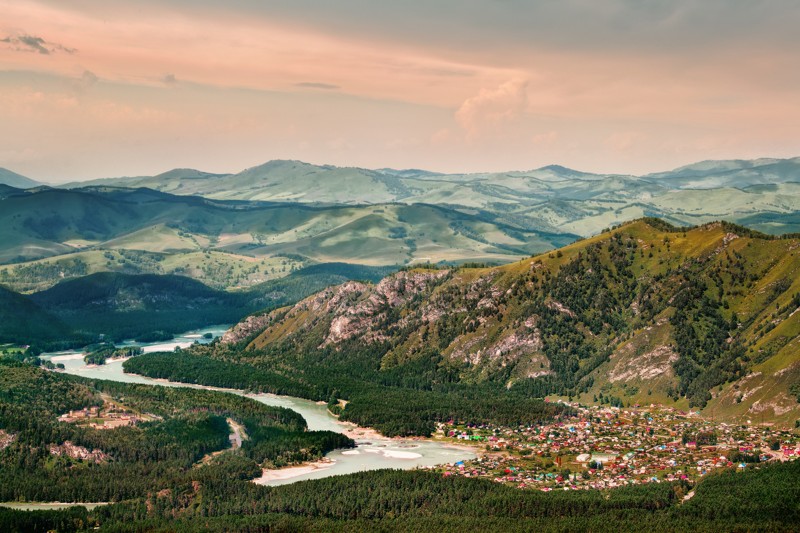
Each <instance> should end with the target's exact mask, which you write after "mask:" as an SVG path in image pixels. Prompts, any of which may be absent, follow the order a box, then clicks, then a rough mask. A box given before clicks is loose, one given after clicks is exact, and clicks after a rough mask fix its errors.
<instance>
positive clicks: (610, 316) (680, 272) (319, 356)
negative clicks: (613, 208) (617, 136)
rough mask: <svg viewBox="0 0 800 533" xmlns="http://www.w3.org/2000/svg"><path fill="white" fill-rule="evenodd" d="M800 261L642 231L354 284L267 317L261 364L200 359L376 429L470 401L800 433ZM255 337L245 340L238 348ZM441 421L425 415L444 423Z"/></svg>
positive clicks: (634, 228)
mask: <svg viewBox="0 0 800 533" xmlns="http://www.w3.org/2000/svg"><path fill="white" fill-rule="evenodd" d="M799 249H800V240H798V238H797V237H792V238H775V237H768V236H766V235H762V234H758V233H755V232H752V231H750V230H747V229H746V228H743V227H739V226H733V225H730V224H727V223H713V224H709V225H705V226H701V227H697V228H692V229H679V228H674V227H672V226H670V225H668V224H666V223H664V222H662V221H660V220H653V219H648V220H642V221H637V222H634V223H630V224H627V225H624V226H622V227H620V228H617V229H615V230H613V231H610V232H606V233H603V234H601V235H598V236H597V237H593V238H591V239H586V240H583V241H580V242H577V243H575V244H572V245H570V246H567V247H565V248H562V249H559V250H558V251H556V252H552V253H550V254H547V255H543V256H537V257H533V258H531V259H526V260H523V261H519V262H516V263H513V264H510V265H507V266H503V267H499V268H494V269H473V268H461V269H449V270H448V269H439V270H409V271H404V272H400V273H398V274H395V275H392V276H389V277H388V278H385V279H384V280H382V281H381V282H380V283H378V284H377V285H370V284H363V283H356V282H349V283H345V284H343V285H341V286H339V287H337V288H331V289H327V290H325V291H323V292H321V293H319V294H317V295H314V296H312V297H309V298H307V299H306V300H303V301H301V302H299V303H298V304H296V305H294V306H292V307H288V308H284V309H281V310H278V311H275V312H273V313H272V314H271V315H268V316H266V317H264V320H263V322H262V323H263V324H264V325H265V326H266V328H265V329H264V331H263V332H262V333H261V334H260V335H259V336H258V337H257V338H255V339H254V340H253V341H252V342H251V343H250V345H249V350H246V351H243V352H242V351H234V352H230V351H229V350H228V349H226V348H222V347H221V348H219V349H218V351H217V352H214V351H211V352H208V350H209V349H208V348H203V349H200V352H199V353H198V356H200V357H201V358H207V357H211V358H218V359H221V360H225V361H228V362H229V363H236V365H252V366H255V367H257V368H260V369H263V370H270V371H273V372H277V373H281V374H283V375H285V376H287V377H291V378H292V379H297V380H300V381H303V382H305V383H314V384H315V385H316V386H317V387H318V389H319V393H318V394H319V396H322V397H324V395H325V394H330V391H332V390H337V391H338V393H337V394H339V395H340V397H343V398H345V399H349V400H350V403H349V404H348V406H347V408H346V409H345V410H344V413H343V416H344V417H346V418H349V419H351V420H354V421H358V422H360V423H365V424H381V423H382V422H385V421H386V420H388V419H392V420H394V414H393V413H394V411H393V409H395V407H393V406H392V404H391V402H378V401H377V400H376V398H378V397H379V396H380V397H383V398H391V397H393V395H396V399H397V401H398V402H400V403H399V404H400V405H404V403H403V402H409V401H420V402H422V403H423V404H424V403H425V401H424V400H423V398H424V397H426V396H428V395H429V396H430V398H431V402H432V404H435V403H436V402H446V401H447V399H448V398H453V397H459V398H460V397H461V396H460V395H462V394H463V395H471V396H473V397H482V398H490V397H494V395H499V396H500V397H503V396H505V397H508V398H515V401H518V402H521V401H522V399H523V398H531V397H543V396H546V395H560V396H563V397H571V398H573V399H578V400H579V401H583V402H586V403H606V404H612V405H632V404H636V403H648V404H649V403H652V402H659V403H665V404H666V405H674V406H676V407H678V408H681V409H686V408H704V409H705V410H706V411H707V412H709V413H713V414H714V415H715V416H717V417H722V418H726V419H731V420H747V419H748V418H752V417H756V416H758V417H761V418H765V419H768V420H773V421H782V422H791V423H793V422H794V420H795V419H797V418H798V417H800V403H798V396H797V390H798V388H800V312H798V309H800V253H798V250H799ZM243 333H244V332H243ZM244 338H246V336H245V335H244V334H242V335H238V336H237V335H236V329H234V331H233V332H232V333H231V335H229V336H228V337H226V341H227V342H229V343H231V344H230V346H235V343H236V342H239V340H241V339H244ZM192 361H193V359H192V358H191V357H189V358H185V357H184V358H180V357H178V358H177V359H176V360H175V361H172V362H171V364H174V365H191V364H192ZM148 364H149V363H148V360H147V359H142V360H140V361H138V362H137V363H136V365H137V370H136V371H137V372H147V371H148ZM153 364H154V363H153ZM356 369H358V370H356ZM219 371H220V372H222V374H220V375H224V369H220V370H219ZM167 374H168V372H167ZM355 376H358V378H356V377H355ZM160 377H168V375H160ZM203 379H204V380H205V381H204V382H206V383H209V384H213V381H214V378H213V376H205V377H204V378H203ZM412 391H416V392H414V394H416V397H415V398H416V399H415V400H411V399H410V397H409V396H408V395H410V394H412ZM468 391H473V392H471V393H470V392H468ZM500 391H506V392H503V393H501V392H500ZM434 397H435V398H436V401H435V402H434V400H433V399H434ZM464 401H466V400H464ZM426 409H427V407H423V406H422V405H420V407H419V411H416V413H417V416H419V417H421V419H423V420H424V419H425V418H427V417H432V419H434V420H435V419H438V417H439V416H442V414H441V413H442V412H443V411H441V410H440V411H438V413H439V414H437V411H436V409H435V408H431V410H430V411H426ZM403 412H404V416H405V417H406V419H408V417H409V416H410V415H409V414H408V410H406V409H404V410H403ZM398 416H399V415H398ZM412 418H413V417H412ZM379 427H380V426H379ZM417 427H420V428H422V427H424V424H421V425H419V426H417ZM389 429H390V428H389Z"/></svg>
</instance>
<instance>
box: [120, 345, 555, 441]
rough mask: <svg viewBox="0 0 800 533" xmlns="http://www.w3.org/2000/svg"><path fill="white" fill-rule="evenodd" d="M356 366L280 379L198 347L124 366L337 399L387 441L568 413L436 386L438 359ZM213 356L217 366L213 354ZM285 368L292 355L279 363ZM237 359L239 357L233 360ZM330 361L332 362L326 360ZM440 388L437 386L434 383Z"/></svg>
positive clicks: (361, 357) (330, 365)
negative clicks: (456, 425) (449, 424)
mask: <svg viewBox="0 0 800 533" xmlns="http://www.w3.org/2000/svg"><path fill="white" fill-rule="evenodd" d="M352 349H353V350H354V351H353V352H351V354H350V358H347V359H344V358H340V360H339V361H338V362H337V361H335V360H332V359H333V357H334V355H333V354H330V353H326V355H324V356H323V358H326V359H327V361H326V363H325V365H324V366H322V361H318V360H315V359H311V358H306V359H303V360H302V361H294V362H293V363H292V364H296V365H298V366H297V367H296V368H300V369H302V371H297V372H284V373H278V372H277V371H276V370H277V369H278V367H271V369H270V370H265V368H270V367H269V365H268V364H262V365H260V366H255V367H254V366H252V365H250V364H242V363H237V362H234V361H231V360H222V359H221V358H220V357H221V354H222V353H223V352H225V351H226V348H225V347H222V346H219V345H215V346H207V347H205V348H204V347H203V346H195V347H193V349H192V350H183V351H182V352H176V353H151V354H144V355H141V356H138V357H135V358H132V359H129V360H127V361H125V363H124V368H125V371H126V372H132V373H136V374H143V375H147V376H150V377H156V378H165V379H170V380H173V381H181V382H186V383H198V384H204V385H215V386H223V387H230V388H236V389H245V390H253V391H258V392H272V393H276V394H289V395H293V396H300V397H303V398H308V399H312V400H330V399H331V397H332V396H333V397H335V398H341V399H345V400H347V401H348V404H347V408H346V409H345V410H344V411H343V412H342V414H341V418H342V419H343V420H348V421H351V422H355V423H357V424H360V425H364V426H371V427H375V428H376V429H378V430H379V431H380V432H381V433H383V434H384V435H387V436H409V435H430V434H431V433H432V432H433V430H434V428H435V423H436V422H445V421H450V420H455V421H460V422H465V423H476V424H478V423H487V422H494V423H498V424H506V425H519V424H531V423H537V422H545V421H549V420H551V419H552V418H553V417H555V416H558V415H560V414H562V413H564V412H565V411H566V408H565V407H563V406H561V405H558V404H549V403H546V402H543V401H541V400H538V399H534V398H531V397H529V396H528V395H527V394H525V393H524V392H518V391H511V392H509V391H507V390H505V388H504V387H502V386H501V385H499V384H496V383H484V384H481V385H476V386H470V385H466V384H460V383H457V382H450V383H447V382H439V383H436V384H434V385H432V384H431V381H430V380H431V376H440V375H441V374H440V373H439V369H440V368H441V367H439V366H438V362H440V356H438V355H434V356H433V357H432V358H431V359H429V360H428V364H427V366H428V369H429V370H430V373H425V372H423V371H422V366H425V365H424V364H423V362H422V361H420V360H417V361H416V363H415V364H414V365H412V366H411V367H410V368H409V367H401V368H394V369H391V370H389V371H385V372H384V371H381V370H380V369H379V368H377V367H376V366H375V358H374V357H373V356H372V355H371V354H370V353H369V352H368V351H366V352H364V351H363V348H362V352H361V353H358V352H356V351H355V350H358V347H357V346H355V345H353V347H352ZM211 353H215V354H216V358H212V357H210V356H209V355H208V354H211ZM273 355H275V357H277V358H278V360H280V361H281V362H282V363H281V364H282V365H283V364H288V363H287V359H286V358H287V357H290V354H285V355H284V356H280V357H278V355H276V354H274V353H273ZM232 357H236V356H235V355H232ZM328 357H330V358H328ZM433 381H437V378H435V377H434V378H433Z"/></svg>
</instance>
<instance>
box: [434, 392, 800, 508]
mask: <svg viewBox="0 0 800 533" xmlns="http://www.w3.org/2000/svg"><path fill="white" fill-rule="evenodd" d="M570 405H572V407H573V408H574V410H575V412H576V414H575V415H574V416H570V417H567V418H562V419H560V420H557V421H555V422H554V423H552V424H548V425H531V426H520V427H514V428H509V427H497V426H490V425H480V426H459V425H456V424H453V423H448V424H440V427H439V431H440V433H439V434H440V435H441V436H442V438H444V439H446V440H450V441H452V442H453V443H459V444H464V443H468V444H470V445H471V446H473V447H478V448H479V449H480V452H479V453H478V457H477V458H476V459H475V460H473V461H460V462H457V463H454V464H450V465H445V466H440V467H437V470H439V471H441V472H442V473H443V475H445V476H465V477H478V478H488V479H492V480H494V481H496V482H498V483H504V484H508V485H512V486H515V487H519V488H530V489H539V490H542V491H545V492H546V491H550V490H554V489H559V490H586V489H604V488H612V487H620V486H624V485H634V484H642V483H661V482H665V481H667V482H668V481H680V480H685V481H689V482H694V481H697V480H698V479H700V478H702V477H703V476H706V475H708V474H711V473H712V472H714V471H718V470H720V469H734V470H737V471H744V470H747V469H752V468H758V466H759V465H760V464H763V463H765V462H770V461H790V460H794V459H796V458H798V456H800V435H798V432H797V431H796V430H795V431H791V430H788V429H780V428H776V427H772V426H767V425H733V424H727V423H722V422H716V423H715V422H713V421H711V420H707V419H704V418H702V417H700V415H699V414H697V413H694V412H683V411H679V410H676V409H672V408H666V407H661V406H654V405H651V406H649V407H646V408H645V407H642V408H627V409H620V408H616V407H598V406H592V407H585V406H579V405H576V404H570Z"/></svg>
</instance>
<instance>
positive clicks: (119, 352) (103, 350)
mask: <svg viewBox="0 0 800 533" xmlns="http://www.w3.org/2000/svg"><path fill="white" fill-rule="evenodd" d="M85 350H86V352H87V353H86V355H85V356H84V357H83V360H84V362H86V364H89V365H103V364H105V362H106V359H112V358H115V357H133V356H134V355H141V354H142V349H141V348H139V347H137V346H129V347H127V348H117V347H116V346H115V345H114V343H112V342H102V343H99V344H93V345H91V346H87V347H86V348H85Z"/></svg>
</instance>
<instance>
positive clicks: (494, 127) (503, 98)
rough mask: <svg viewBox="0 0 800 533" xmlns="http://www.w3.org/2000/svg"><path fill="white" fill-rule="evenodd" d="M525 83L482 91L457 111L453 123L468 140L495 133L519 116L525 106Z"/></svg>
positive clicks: (512, 81)
mask: <svg viewBox="0 0 800 533" xmlns="http://www.w3.org/2000/svg"><path fill="white" fill-rule="evenodd" d="M527 85H528V84H527V82H526V81H524V80H519V79H513V80H509V81H507V82H506V83H504V84H502V85H500V86H499V87H497V88H495V89H481V91H480V92H479V93H478V94H477V95H476V96H473V97H471V98H467V99H466V100H465V101H464V103H463V104H461V107H460V108H459V109H458V111H456V115H455V118H456V121H457V122H458V124H459V125H460V126H461V127H462V128H464V130H466V132H467V136H468V137H469V138H476V137H480V136H481V135H484V134H486V133H493V132H496V131H498V129H499V128H500V127H502V126H503V125H505V124H507V123H509V122H512V121H513V120H515V119H517V118H519V117H520V116H522V114H523V113H524V112H525V109H526V107H527V105H528V93H527Z"/></svg>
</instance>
